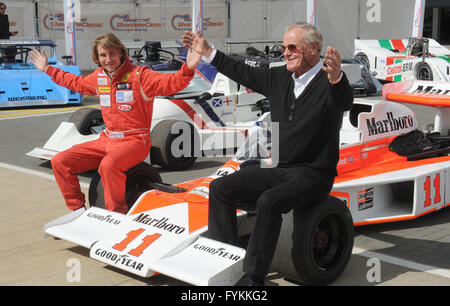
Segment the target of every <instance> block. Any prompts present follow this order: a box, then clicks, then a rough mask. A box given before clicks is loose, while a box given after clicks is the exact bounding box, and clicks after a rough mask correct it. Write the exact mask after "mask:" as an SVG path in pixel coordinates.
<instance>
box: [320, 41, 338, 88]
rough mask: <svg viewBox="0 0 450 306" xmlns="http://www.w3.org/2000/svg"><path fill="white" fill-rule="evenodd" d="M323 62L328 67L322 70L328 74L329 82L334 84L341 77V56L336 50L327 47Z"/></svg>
mask: <svg viewBox="0 0 450 306" xmlns="http://www.w3.org/2000/svg"><path fill="white" fill-rule="evenodd" d="M323 62H324V63H325V64H326V65H327V66H323V67H322V70H324V71H325V72H326V73H328V80H329V81H330V82H332V83H333V82H336V81H337V80H338V79H339V77H340V76H341V54H340V53H339V51H337V50H336V49H334V48H332V47H327V53H326V54H325V58H324V59H323Z"/></svg>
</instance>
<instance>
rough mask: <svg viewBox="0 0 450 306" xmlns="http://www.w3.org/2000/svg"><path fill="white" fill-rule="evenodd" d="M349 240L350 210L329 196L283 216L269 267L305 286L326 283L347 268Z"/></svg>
mask: <svg viewBox="0 0 450 306" xmlns="http://www.w3.org/2000/svg"><path fill="white" fill-rule="evenodd" d="M353 241H354V225H353V219H352V216H351V214H350V211H349V210H348V208H347V207H346V205H345V204H344V202H342V201H341V200H339V199H337V198H334V197H331V196H329V197H328V198H327V199H325V200H324V201H322V202H318V203H314V204H311V205H307V206H306V207H302V208H296V209H294V210H293V211H291V212H290V213H289V214H287V215H284V216H283V225H282V229H281V232H280V238H279V240H278V244H277V248H276V251H275V255H274V259H273V261H272V266H273V268H274V269H275V270H276V271H278V272H279V273H281V274H282V275H285V276H286V278H288V279H291V280H294V281H297V282H300V283H302V284H305V285H325V284H329V283H331V282H332V281H334V280H335V279H336V278H337V277H339V275H341V273H342V272H343V271H344V269H345V267H346V266H347V264H348V262H349V260H350V257H351V254H352V249H353ZM289 251H291V252H290V254H289Z"/></svg>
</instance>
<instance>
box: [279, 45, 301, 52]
mask: <svg viewBox="0 0 450 306" xmlns="http://www.w3.org/2000/svg"><path fill="white" fill-rule="evenodd" d="M280 50H281V52H282V53H284V52H286V50H289V52H296V51H298V50H300V48H299V47H297V45H294V44H290V45H287V46H285V45H280Z"/></svg>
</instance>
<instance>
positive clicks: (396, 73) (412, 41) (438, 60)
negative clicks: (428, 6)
mask: <svg viewBox="0 0 450 306" xmlns="http://www.w3.org/2000/svg"><path fill="white" fill-rule="evenodd" d="M354 57H355V58H356V59H358V60H359V61H360V62H361V63H363V64H364V65H365V66H366V67H367V68H368V69H369V71H370V73H372V75H374V76H375V77H376V78H377V79H379V80H381V81H389V82H397V81H405V80H414V79H415V80H428V81H444V82H449V81H450V50H449V49H447V48H446V47H444V46H441V45H440V44H439V43H438V42H436V41H435V40H433V39H431V38H414V37H410V38H409V39H391V40H388V39H380V40H360V39H356V40H355V52H354Z"/></svg>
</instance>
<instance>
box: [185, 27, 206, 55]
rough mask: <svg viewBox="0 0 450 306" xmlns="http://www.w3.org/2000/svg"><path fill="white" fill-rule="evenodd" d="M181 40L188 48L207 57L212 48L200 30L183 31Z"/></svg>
mask: <svg viewBox="0 0 450 306" xmlns="http://www.w3.org/2000/svg"><path fill="white" fill-rule="evenodd" d="M181 42H182V43H183V44H184V46H185V47H186V48H188V49H191V50H194V51H195V52H196V53H199V54H201V55H204V56H206V57H209V56H210V55H211V52H212V50H213V48H211V46H210V45H209V44H208V42H207V41H206V39H205V38H204V37H203V35H202V34H201V32H197V33H194V32H190V31H185V32H184V35H183V36H181Z"/></svg>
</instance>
